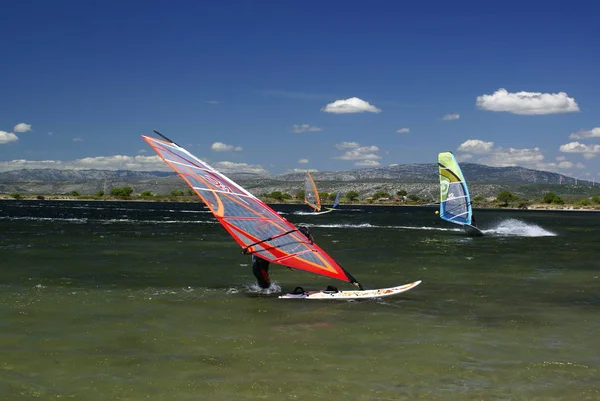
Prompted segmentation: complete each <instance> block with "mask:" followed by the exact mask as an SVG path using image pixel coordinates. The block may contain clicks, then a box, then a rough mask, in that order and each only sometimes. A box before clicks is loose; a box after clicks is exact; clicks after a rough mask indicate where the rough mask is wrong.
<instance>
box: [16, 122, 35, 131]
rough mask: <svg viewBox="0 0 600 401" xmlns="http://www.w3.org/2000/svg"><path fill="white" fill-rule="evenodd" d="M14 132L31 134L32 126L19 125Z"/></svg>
mask: <svg viewBox="0 0 600 401" xmlns="http://www.w3.org/2000/svg"><path fill="white" fill-rule="evenodd" d="M13 131H14V132H19V133H20V132H29V131H31V124H25V123H19V124H17V125H15V127H14V128H13Z"/></svg>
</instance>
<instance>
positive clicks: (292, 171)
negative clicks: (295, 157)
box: [288, 168, 319, 173]
mask: <svg viewBox="0 0 600 401" xmlns="http://www.w3.org/2000/svg"><path fill="white" fill-rule="evenodd" d="M288 171H289V172H291V173H306V172H307V171H308V172H309V173H316V172H317V171H319V170H315V169H314V168H309V169H306V168H294V169H291V170H288Z"/></svg>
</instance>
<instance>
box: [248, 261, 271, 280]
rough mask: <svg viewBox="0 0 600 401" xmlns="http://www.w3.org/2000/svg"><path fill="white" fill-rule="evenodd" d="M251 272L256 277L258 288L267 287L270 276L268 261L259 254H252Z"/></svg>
mask: <svg viewBox="0 0 600 401" xmlns="http://www.w3.org/2000/svg"><path fill="white" fill-rule="evenodd" d="M252 273H254V277H256V282H257V283H258V286H259V287H260V288H269V287H270V286H271V278H270V277H269V261H268V260H264V259H263V258H261V257H260V256H256V255H254V254H253V255H252Z"/></svg>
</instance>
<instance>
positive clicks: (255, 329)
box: [0, 201, 600, 400]
mask: <svg viewBox="0 0 600 401" xmlns="http://www.w3.org/2000/svg"><path fill="white" fill-rule="evenodd" d="M275 208H276V210H278V211H280V212H281V213H283V215H284V217H286V218H288V219H289V220H290V221H292V222H293V223H300V222H303V223H307V224H309V225H310V226H312V231H313V233H314V235H315V237H316V241H317V243H319V245H320V246H321V247H322V248H324V249H325V250H326V251H327V252H328V253H330V254H331V255H332V256H333V257H334V258H336V259H338V260H339V261H340V262H341V263H342V265H344V266H345V267H346V268H347V269H348V270H349V271H350V272H351V273H352V274H353V275H354V276H356V278H357V279H359V280H360V281H361V282H362V283H363V285H364V286H365V287H367V288H379V287H388V286H393V285H399V284H403V283H407V282H411V281H414V280H419V279H420V280H423V283H422V284H421V285H420V286H418V287H417V288H415V289H414V290H411V291H410V292H407V293H405V294H402V295H400V296H397V297H391V298H385V299H380V300H372V301H363V302H346V301H344V302H336V301H306V300H305V301H300V300H279V299H277V298H276V296H277V294H270V295H265V294H259V293H257V291H256V290H255V288H254V285H253V277H252V273H251V268H250V266H249V257H247V256H243V255H241V252H240V248H239V246H238V245H237V244H235V243H234V242H233V241H232V240H231V239H230V238H229V236H228V234H227V233H226V232H225V231H224V230H223V229H222V228H221V227H220V225H218V224H216V223H215V221H214V220H213V218H212V217H211V215H210V214H209V213H205V209H203V208H202V207H201V205H200V204H173V203H134V202H129V203H125V202H122V203H120V202H49V201H45V202H33V201H28V202H21V201H3V202H0V227H1V230H0V239H1V243H0V316H1V319H0V356H1V358H0V399H6V400H33V399H36V400H37V399H42V400H54V399H77V400H146V399H152V400H202V399H206V400H255V399H265V400H296V399H305V398H310V399H340V400H403V399H405V400H414V399H425V400H597V399H600V381H599V380H598V378H599V377H600V374H599V367H600V356H599V355H600V353H599V352H598V350H599V349H600V335H599V334H600V318H598V312H599V306H600V278H599V276H600V261H599V260H598V254H599V253H598V251H597V242H598V239H599V236H598V225H599V223H600V214H597V213H577V212H540V211H535V212H534V211H487V210H484V211H478V213H477V220H478V223H479V225H480V227H481V228H482V229H484V231H485V232H486V234H487V236H485V237H483V238H467V237H465V236H464V235H462V233H461V232H460V231H458V230H456V229H455V228H454V227H453V226H450V225H449V224H448V223H445V222H443V221H441V220H440V219H438V218H437V217H436V216H435V215H434V214H433V211H434V209H431V208H414V207H413V208H410V207H347V208H345V209H344V210H341V211H337V212H333V213H330V214H326V215H321V216H308V215H305V214H304V211H305V209H304V208H303V207H302V206H275ZM271 270H272V274H271V276H272V278H273V279H274V281H276V282H277V285H278V286H279V287H280V288H281V289H282V290H283V291H287V290H292V289H293V288H294V287H295V286H297V285H301V286H303V287H304V288H306V289H317V288H324V287H325V286H327V285H328V284H333V285H336V286H338V287H339V288H340V289H349V288H350V287H349V286H347V285H346V284H344V283H342V282H335V281H334V280H331V279H327V278H324V277H319V276H315V275H312V274H309V273H306V272H300V271H289V270H287V269H285V268H278V267H273V268H272V269H271Z"/></svg>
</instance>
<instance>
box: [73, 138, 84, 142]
mask: <svg viewBox="0 0 600 401" xmlns="http://www.w3.org/2000/svg"><path fill="white" fill-rule="evenodd" d="M81 141H83V138H79V137H77V138H73V142H81Z"/></svg>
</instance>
